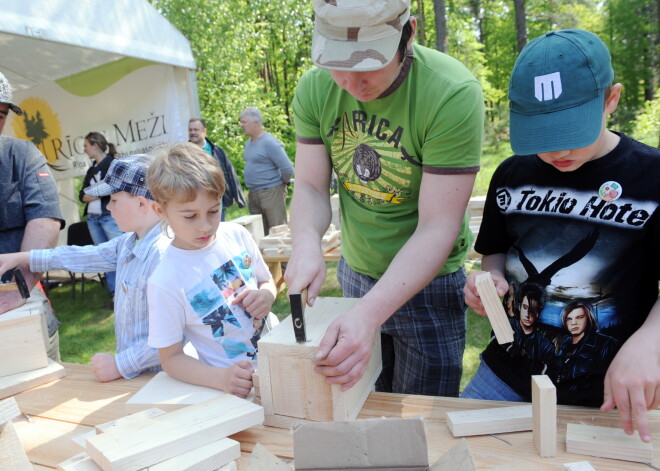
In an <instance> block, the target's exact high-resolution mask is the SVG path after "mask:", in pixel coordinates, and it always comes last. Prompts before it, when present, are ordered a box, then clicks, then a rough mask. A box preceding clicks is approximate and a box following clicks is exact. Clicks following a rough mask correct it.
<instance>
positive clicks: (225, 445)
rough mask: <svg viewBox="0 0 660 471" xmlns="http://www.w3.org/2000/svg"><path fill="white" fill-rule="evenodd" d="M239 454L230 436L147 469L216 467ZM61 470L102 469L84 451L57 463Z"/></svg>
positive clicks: (173, 470)
mask: <svg viewBox="0 0 660 471" xmlns="http://www.w3.org/2000/svg"><path fill="white" fill-rule="evenodd" d="M240 456H241V449H240V443H238V442H237V441H236V440H232V439H230V438H223V439H221V440H219V441H216V442H212V443H209V444H207V445H204V446H201V447H199V448H196V449H194V450H191V451H189V452H186V453H182V454H181V455H179V456H175V457H174V458H170V459H168V460H165V461H161V462H160V463H157V464H155V465H153V466H149V471H199V470H207V469H208V470H211V469H218V468H220V467H223V466H225V465H227V464H228V463H233V461H234V460H235V459H238V458H239V457H240ZM57 469H59V470H62V471H102V468H101V467H100V466H99V465H98V464H96V463H95V462H94V460H93V459H92V458H91V457H90V456H89V455H88V454H87V453H85V452H82V453H79V454H77V455H75V456H73V457H71V458H69V459H68V460H66V461H64V462H62V463H60V464H58V465H57Z"/></svg>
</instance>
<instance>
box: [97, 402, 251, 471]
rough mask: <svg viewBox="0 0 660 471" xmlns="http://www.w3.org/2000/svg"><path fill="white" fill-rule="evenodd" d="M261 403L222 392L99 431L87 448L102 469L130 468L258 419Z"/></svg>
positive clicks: (172, 454)
mask: <svg viewBox="0 0 660 471" xmlns="http://www.w3.org/2000/svg"><path fill="white" fill-rule="evenodd" d="M263 420H264V412H263V408H262V407H260V406H257V405H255V404H252V403H251V402H248V401H245V400H243V399H240V398H238V397H236V396H233V395H231V394H227V395H224V396H221V397H218V398H216V399H211V400H210V401H206V402H202V403H200V404H195V405H192V406H188V407H184V408H182V409H178V410H175V411H172V412H169V413H167V414H163V415H160V416H158V417H152V418H150V419H145V420H143V421H141V422H139V423H132V424H128V425H125V426H121V427H116V428H114V429H113V430H111V431H109V432H106V433H102V434H100V435H97V436H95V437H91V438H89V439H88V440H87V453H88V454H89V456H90V457H91V458H92V459H93V460H94V461H96V463H97V464H99V465H100V466H101V468H103V469H104V470H105V471H110V470H112V471H129V470H130V471H132V470H138V469H141V468H144V467H147V466H151V465H153V464H155V463H158V462H160V461H163V460H166V459H169V458H173V457H175V456H178V455H179V454H182V453H185V452H187V451H190V450H193V449H195V448H198V447H200V446H203V445H206V444H208V443H211V442H213V441H217V440H220V439H221V438H225V437H227V436H228V435H231V434H233V433H236V432H238V431H241V430H244V429H246V428H249V427H252V426H254V425H258V424H261V423H263Z"/></svg>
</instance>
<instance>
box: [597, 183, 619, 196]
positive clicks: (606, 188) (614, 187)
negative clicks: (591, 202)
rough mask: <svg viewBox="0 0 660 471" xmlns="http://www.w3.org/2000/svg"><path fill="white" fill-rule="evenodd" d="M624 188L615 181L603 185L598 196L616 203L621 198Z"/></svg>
mask: <svg viewBox="0 0 660 471" xmlns="http://www.w3.org/2000/svg"><path fill="white" fill-rule="evenodd" d="M622 193H623V188H622V187H621V185H620V184H619V183H617V182H615V181H609V182H605V183H603V184H602V185H601V186H600V188H599V189H598V196H599V197H600V199H602V200H605V201H614V200H618V199H619V198H621V194H622Z"/></svg>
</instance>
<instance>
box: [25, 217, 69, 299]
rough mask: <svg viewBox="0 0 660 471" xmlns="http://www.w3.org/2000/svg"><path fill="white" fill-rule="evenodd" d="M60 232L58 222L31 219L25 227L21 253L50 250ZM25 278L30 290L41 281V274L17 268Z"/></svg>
mask: <svg viewBox="0 0 660 471" xmlns="http://www.w3.org/2000/svg"><path fill="white" fill-rule="evenodd" d="M59 231H60V221H59V220H57V219H51V218H37V219H32V220H31V221H29V222H28V223H27V225H26V226H25V233H24V234H23V241H22V243H21V252H29V251H30V250H35V249H51V248H53V247H55V246H56V245H57V235H58V234H59ZM19 268H20V269H21V272H22V273H23V275H24V276H25V281H26V282H27V284H28V288H30V289H32V288H33V287H34V285H35V284H36V283H37V282H38V281H39V280H40V279H41V273H33V272H31V271H30V267H29V266H28V265H27V264H26V265H22V266H20V267H19Z"/></svg>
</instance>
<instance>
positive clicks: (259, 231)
mask: <svg viewBox="0 0 660 471" xmlns="http://www.w3.org/2000/svg"><path fill="white" fill-rule="evenodd" d="M230 222H234V223H236V224H240V225H241V226H243V227H244V228H245V229H247V231H248V232H249V233H250V235H252V238H253V239H254V241H255V242H256V243H257V244H258V243H259V241H261V238H262V237H263V236H264V222H263V219H262V217H261V214H246V215H244V216H241V217H237V218H236V219H232V220H231V221H230Z"/></svg>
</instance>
